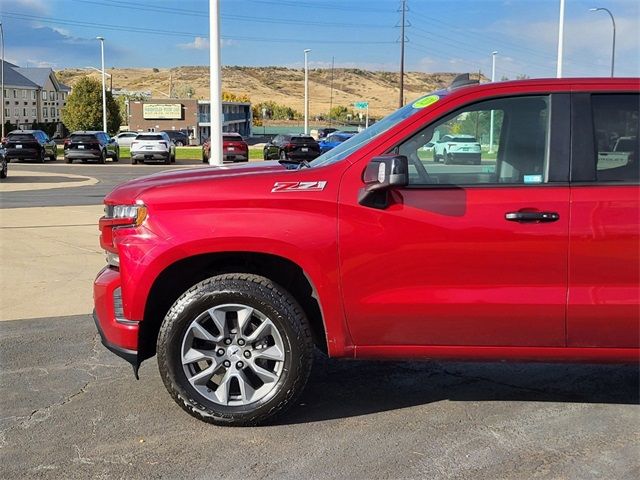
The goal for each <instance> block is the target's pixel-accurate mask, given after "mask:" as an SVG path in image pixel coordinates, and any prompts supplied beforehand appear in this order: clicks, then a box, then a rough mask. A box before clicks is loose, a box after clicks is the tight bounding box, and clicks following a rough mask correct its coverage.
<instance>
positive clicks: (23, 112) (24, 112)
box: [22, 108, 27, 117]
mask: <svg viewBox="0 0 640 480" xmlns="http://www.w3.org/2000/svg"><path fill="white" fill-rule="evenodd" d="M22 116H23V117H26V116H27V109H26V108H23V109H22Z"/></svg>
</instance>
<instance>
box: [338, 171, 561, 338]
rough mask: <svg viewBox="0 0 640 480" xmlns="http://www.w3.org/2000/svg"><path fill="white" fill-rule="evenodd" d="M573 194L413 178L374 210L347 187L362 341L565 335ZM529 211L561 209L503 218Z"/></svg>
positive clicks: (349, 252) (350, 301)
mask: <svg viewBox="0 0 640 480" xmlns="http://www.w3.org/2000/svg"><path fill="white" fill-rule="evenodd" d="M354 168H356V169H357V168H358V167H357V166H356V167H352V169H351V170H354ZM568 196H569V191H568V187H550V186H539V187H522V186H516V187H507V186H505V187H493V188H492V187H469V188H451V189H443V188H432V189H429V188H425V189H403V190H401V191H396V192H394V193H393V202H392V205H391V206H390V207H389V208H387V209H386V210H376V209H372V208H367V207H363V206H361V205H359V204H357V203H356V202H354V201H353V199H352V198H350V197H348V196H346V195H341V199H340V205H339V217H340V224H339V225H340V228H339V245H340V257H341V275H342V279H343V289H344V301H345V310H346V314H347V321H348V324H349V329H350V332H351V335H352V337H353V340H354V343H355V344H356V345H498V346H514V345H523V346H525V345H526V346H564V345H565V309H566V295H567V237H568V221H569V216H568V213H569V212H568V200H569V198H568ZM521 210H525V211H530V210H531V211H532V210H539V211H552V212H556V213H558V214H559V219H558V221H556V222H551V223H517V222H511V221H507V220H506V219H505V214H506V213H508V212H514V211H521Z"/></svg>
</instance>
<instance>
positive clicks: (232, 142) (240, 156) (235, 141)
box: [202, 132, 249, 163]
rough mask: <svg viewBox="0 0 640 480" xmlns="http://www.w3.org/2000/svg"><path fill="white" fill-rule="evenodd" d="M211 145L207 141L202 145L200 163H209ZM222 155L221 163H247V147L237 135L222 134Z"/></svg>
mask: <svg viewBox="0 0 640 480" xmlns="http://www.w3.org/2000/svg"><path fill="white" fill-rule="evenodd" d="M210 152H211V144H210V141H209V139H207V140H205V142H204V143H203V144H202V163H208V162H209V155H210ZM222 155H223V158H222V160H223V161H228V162H248V161H249V145H247V142H245V141H244V140H243V138H242V136H241V135H240V134H239V133H231V132H229V133H224V134H223V135H222Z"/></svg>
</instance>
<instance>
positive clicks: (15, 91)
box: [13, 89, 18, 98]
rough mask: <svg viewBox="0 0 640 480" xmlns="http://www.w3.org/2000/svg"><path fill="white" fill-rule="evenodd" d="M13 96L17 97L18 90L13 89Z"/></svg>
mask: <svg viewBox="0 0 640 480" xmlns="http://www.w3.org/2000/svg"><path fill="white" fill-rule="evenodd" d="M13 98H18V90H15V89H14V90H13Z"/></svg>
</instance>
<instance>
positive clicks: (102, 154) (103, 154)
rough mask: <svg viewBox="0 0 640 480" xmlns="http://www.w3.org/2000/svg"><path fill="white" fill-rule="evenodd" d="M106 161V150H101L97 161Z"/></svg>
mask: <svg viewBox="0 0 640 480" xmlns="http://www.w3.org/2000/svg"><path fill="white" fill-rule="evenodd" d="M106 161H107V151H106V150H102V152H100V158H99V159H98V163H105V162H106Z"/></svg>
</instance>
